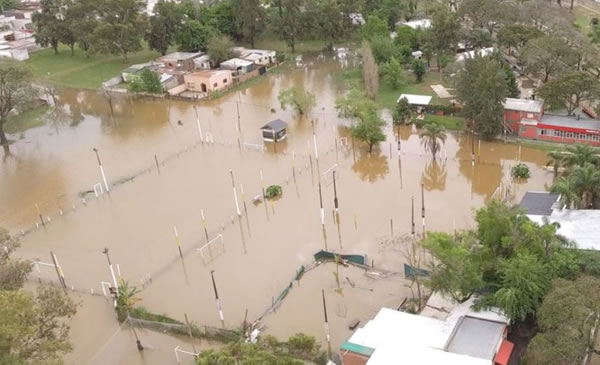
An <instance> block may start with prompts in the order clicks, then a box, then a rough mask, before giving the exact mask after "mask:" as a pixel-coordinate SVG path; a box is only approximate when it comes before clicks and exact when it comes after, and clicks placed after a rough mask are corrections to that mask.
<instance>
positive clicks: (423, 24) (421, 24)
mask: <svg viewBox="0 0 600 365" xmlns="http://www.w3.org/2000/svg"><path fill="white" fill-rule="evenodd" d="M402 25H406V26H407V27H411V28H412V29H427V28H429V27H431V20H429V19H421V20H411V21H409V22H404V23H402Z"/></svg>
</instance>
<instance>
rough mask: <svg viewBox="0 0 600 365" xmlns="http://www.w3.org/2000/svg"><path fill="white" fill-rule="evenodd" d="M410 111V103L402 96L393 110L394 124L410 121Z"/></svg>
mask: <svg viewBox="0 0 600 365" xmlns="http://www.w3.org/2000/svg"><path fill="white" fill-rule="evenodd" d="M411 116H412V112H411V110H410V104H408V100H406V98H402V99H400V100H399V101H398V103H396V107H395V108H394V112H393V120H394V125H400V124H407V123H410V120H411Z"/></svg>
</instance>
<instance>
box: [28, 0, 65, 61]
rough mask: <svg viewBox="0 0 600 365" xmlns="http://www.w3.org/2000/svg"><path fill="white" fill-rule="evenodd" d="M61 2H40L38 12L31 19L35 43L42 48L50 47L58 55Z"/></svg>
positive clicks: (54, 0) (45, 0)
mask: <svg viewBox="0 0 600 365" xmlns="http://www.w3.org/2000/svg"><path fill="white" fill-rule="evenodd" d="M61 5H62V1H61V0H41V2H40V7H41V9H40V10H41V11H40V12H35V13H34V14H33V16H32V17H31V21H32V23H33V26H34V29H35V32H34V38H35V42H36V43H37V44H39V45H40V46H42V47H48V46H50V47H52V48H53V49H54V54H55V55H56V54H58V42H59V40H60V39H59V37H60V34H61V29H60V28H61V27H62V25H61V22H62V20H61Z"/></svg>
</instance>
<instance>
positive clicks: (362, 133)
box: [350, 113, 385, 153]
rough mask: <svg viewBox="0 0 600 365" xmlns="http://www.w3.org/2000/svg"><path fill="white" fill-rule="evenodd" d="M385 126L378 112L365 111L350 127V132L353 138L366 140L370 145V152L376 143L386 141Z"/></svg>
mask: <svg viewBox="0 0 600 365" xmlns="http://www.w3.org/2000/svg"><path fill="white" fill-rule="evenodd" d="M383 126H385V122H384V121H383V120H382V119H381V118H379V116H378V115H377V113H364V115H362V116H361V119H360V121H359V122H358V123H357V124H355V125H353V126H352V127H350V134H351V135H352V137H353V138H356V139H358V140H360V141H363V142H366V143H367V145H368V146H369V153H371V152H372V151H373V146H374V145H375V144H377V143H379V142H383V141H385V133H383V130H382V128H383Z"/></svg>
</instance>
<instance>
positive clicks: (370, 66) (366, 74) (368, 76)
mask: <svg viewBox="0 0 600 365" xmlns="http://www.w3.org/2000/svg"><path fill="white" fill-rule="evenodd" d="M361 54H362V58H363V79H364V82H365V89H366V90H367V96H368V97H369V98H371V99H372V100H375V98H376V97H377V91H378V90H379V69H378V67H377V62H375V58H374V57H373V52H372V51H371V46H370V45H369V43H368V42H367V41H363V43H362V49H361Z"/></svg>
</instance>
